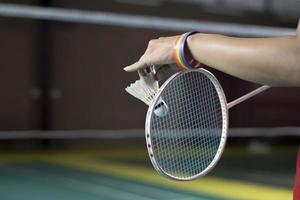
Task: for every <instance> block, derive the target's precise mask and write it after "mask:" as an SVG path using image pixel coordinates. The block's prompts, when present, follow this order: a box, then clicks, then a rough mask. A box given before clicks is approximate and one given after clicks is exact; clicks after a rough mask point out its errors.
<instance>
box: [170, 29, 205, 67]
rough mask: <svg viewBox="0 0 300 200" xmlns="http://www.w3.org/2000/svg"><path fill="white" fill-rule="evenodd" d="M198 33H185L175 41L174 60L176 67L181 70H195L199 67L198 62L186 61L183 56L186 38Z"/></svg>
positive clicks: (193, 60)
mask: <svg viewBox="0 0 300 200" xmlns="http://www.w3.org/2000/svg"><path fill="white" fill-rule="evenodd" d="M195 33H198V32H196V31H194V32H187V33H184V34H182V35H180V36H179V37H178V39H177V40H176V44H175V50H174V60H175V62H176V64H177V65H178V67H179V68H180V69H181V70H184V69H196V68H199V67H200V62H198V61H197V60H195V59H190V60H187V58H186V55H185V50H186V41H187V38H188V37H189V36H190V35H192V34H195Z"/></svg>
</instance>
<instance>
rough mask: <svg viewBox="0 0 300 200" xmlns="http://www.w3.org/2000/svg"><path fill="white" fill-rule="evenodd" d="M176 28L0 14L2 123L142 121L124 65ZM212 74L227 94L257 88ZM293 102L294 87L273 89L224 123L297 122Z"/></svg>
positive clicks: (210, 12) (207, 9)
mask: <svg viewBox="0 0 300 200" xmlns="http://www.w3.org/2000/svg"><path fill="white" fill-rule="evenodd" d="M0 2H6V3H20V4H30V5H38V6H49V7H51V6H53V7H62V8H77V9H86V10H96V11H97V10H99V11H111V12H121V13H132V14H144V15H155V16H164V17H176V18H187V19H196V20H207V21H217V22H218V21H220V22H234V23H243V24H259V25H270V26H280V27H291V28H295V29H296V26H297V22H298V18H299V16H300V11H299V14H298V16H297V12H296V11H295V10H293V12H290V14H289V13H286V14H283V13H281V10H280V9H278V6H277V7H276V4H275V3H274V2H278V1H268V0H266V1H261V2H262V3H261V4H262V5H261V7H260V9H254V8H250V9H246V8H247V7H246V8H243V7H241V6H239V5H236V6H234V4H231V6H229V5H227V4H228V2H230V1H219V2H220V5H221V7H215V6H214V5H211V6H210V5H209V4H197V5H192V4H183V3H180V2H177V3H176V2H175V1H164V2H163V3H162V5H161V6H159V7H157V6H155V5H154V6H153V5H150V6H145V5H136V4H131V3H126V2H125V3H124V2H123V3H120V2H117V1H109V0H101V1H100V0H99V1H96V0H90V1H83V0H82V1H80V0H59V1H58V0H56V1H55V0H53V1H50V0H40V1H38V0H35V1H34V0H32V1H29V0H22V1H9V0H7V1H3V0H1V1H0ZM152 2H154V3H155V2H161V1H152ZM226 2H227V3H226ZM287 2H291V1H287ZM222 3H223V4H222ZM222 5H223V9H221V8H222ZM274 5H275V6H274ZM295 5H296V4H295ZM297 5H298V4H297ZM287 6H288V5H287ZM289 7H293V5H290V6H289ZM282 9H283V10H284V7H282ZM291 9H293V8H291ZM174 34H179V33H178V32H170V31H158V30H150V29H136V28H124V27H116V26H104V25H101V26H100V25H91V24H81V23H64V22H54V21H45V20H44V21H39V20H30V19H21V18H7V17H0V61H1V64H0V81H1V82H0V83H1V84H0V91H1V98H0V130H32V129H42V130H57V129H59V130H66V129H130V128H143V126H144V118H145V114H146V109H147V107H146V106H145V105H144V104H143V103H141V102H139V101H138V100H136V99H134V98H132V97H131V96H130V95H128V94H127V93H126V92H125V90H124V88H125V87H126V86H127V85H128V84H129V83H131V82H134V81H135V80H136V79H137V75H136V74H135V73H125V72H124V71H123V70H122V69H123V67H125V66H126V65H129V64H131V63H133V62H135V61H136V60H137V59H138V58H139V57H140V56H141V55H142V53H143V52H144V50H145V48H146V46H147V42H148V41H149V40H150V39H152V38H157V37H160V36H168V35H174ZM253 59H255V58H253ZM274 59H276V58H274ZM282 67H284V66H282ZM214 73H215V75H216V77H217V78H218V79H219V80H220V82H221V84H222V86H223V87H224V90H225V93H226V96H227V99H228V101H230V100H233V99H234V98H237V97H239V96H240V95H242V94H244V93H246V92H248V91H250V90H252V89H254V88H256V87H258V85H256V84H252V83H249V82H245V81H242V80H239V79H236V78H234V77H231V76H228V75H225V74H223V73H220V72H215V71H214ZM299 109H300V90H299V89H298V88H272V89H271V90H269V91H267V92H265V93H263V94H261V95H259V96H257V97H255V98H253V99H251V100H249V101H248V102H247V103H243V104H241V105H239V106H237V107H235V108H233V109H232V110H230V125H231V127H278V126H299V125H300V117H299Z"/></svg>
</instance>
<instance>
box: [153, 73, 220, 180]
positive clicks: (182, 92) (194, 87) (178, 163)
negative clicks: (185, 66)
mask: <svg viewBox="0 0 300 200" xmlns="http://www.w3.org/2000/svg"><path fill="white" fill-rule="evenodd" d="M176 81H177V84H173V85H172V84H171V85H170V86H169V87H170V88H169V89H168V92H166V93H164V94H163V95H162V96H161V98H162V99H164V101H165V102H166V104H167V105H168V107H169V113H168V115H167V116H165V117H163V118H159V117H157V116H154V115H153V116H152V117H153V119H152V121H153V123H152V127H151V129H153V131H152V132H153V133H155V134H152V135H151V137H152V138H151V139H152V149H153V152H154V155H155V157H156V160H157V163H158V165H159V166H160V167H161V168H162V170H164V171H165V172H166V173H169V174H173V175H175V176H178V177H183V178H185V177H190V176H193V175H195V174H198V173H199V172H201V171H203V170H204V169H205V168H206V167H207V166H208V164H209V163H210V162H211V161H212V159H213V158H214V156H215V153H216V151H217V148H218V145H219V141H220V137H221V133H222V110H221V109H220V100H219V96H218V93H217V92H216V90H215V88H214V85H213V84H212V83H211V81H210V80H209V79H208V78H207V77H206V76H204V75H203V74H201V73H190V74H189V73H187V74H186V75H182V76H180V77H179V78H178V80H176ZM199 113H202V114H201V115H199Z"/></svg>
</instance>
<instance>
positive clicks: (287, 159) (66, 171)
mask: <svg viewBox="0 0 300 200" xmlns="http://www.w3.org/2000/svg"><path fill="white" fill-rule="evenodd" d="M107 146H109V145H105V147H101V145H100V147H98V148H93V149H91V148H89V149H86V148H84V149H82V148H69V149H60V150H57V149H56V150H45V151H27V152H20V151H14V152H7V151H6V152H4V151H2V152H1V153H0V186H1V187H0V199H5V200H16V199H22V200H35V199H44V200H48V199H49V200H50V199H51V200H52V199H62V200H66V199H72V200H76V199H84V200H94V199H97V200H99V199H105V200H115V199H118V200H137V199H139V200H163V199H174V200H194V199H198V200H229V199H230V200H238V199H239V200H241V199H245V200H246V199H247V200H248V199H249V200H259V199H261V200H268V199H270V200H285V199H291V196H292V184H293V176H294V175H293V173H294V171H293V170H294V161H295V152H296V148H294V147H293V148H283V149H275V150H272V151H271V152H268V153H266V152H265V153H264V152H259V153H255V152H247V151H246V150H245V149H244V148H241V147H228V148H227V149H226V151H225V154H224V156H223V158H222V159H221V161H220V163H219V165H218V166H217V167H216V168H215V169H214V171H213V172H212V173H211V174H210V175H209V176H206V177H204V178H200V179H198V180H196V181H191V182H177V181H173V180H169V179H166V178H164V177H161V176H159V175H158V174H157V173H156V172H155V170H154V169H153V168H152V166H151V163H150V161H149V159H148V157H147V152H146V151H145V148H143V147H142V146H140V147H136V146H135V145H132V146H131V147H128V146H127V148H124V147H116V145H114V146H113V148H108V147H107ZM129 146H130V145H129Z"/></svg>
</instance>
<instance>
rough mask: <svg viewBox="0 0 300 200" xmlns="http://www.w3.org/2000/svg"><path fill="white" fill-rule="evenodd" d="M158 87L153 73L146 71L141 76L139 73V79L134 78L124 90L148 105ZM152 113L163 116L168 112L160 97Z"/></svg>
mask: <svg viewBox="0 0 300 200" xmlns="http://www.w3.org/2000/svg"><path fill="white" fill-rule="evenodd" d="M158 89H159V85H158V81H157V80H155V76H154V74H153V73H147V74H145V75H143V76H142V75H141V74H140V79H139V80H136V81H135V82H134V83H132V84H130V86H128V87H126V88H125V90H126V92H128V93H129V94H131V95H132V96H134V97H135V98H137V99H139V100H141V101H143V102H144V103H145V104H147V105H148V106H149V105H150V104H151V102H152V101H153V99H154V97H155V95H156V93H157V91H158ZM154 113H155V115H157V116H159V117H163V116H165V115H166V114H167V113H168V107H167V105H166V103H165V102H164V101H163V100H162V99H159V101H158V102H157V104H156V105H155V109H154Z"/></svg>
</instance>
